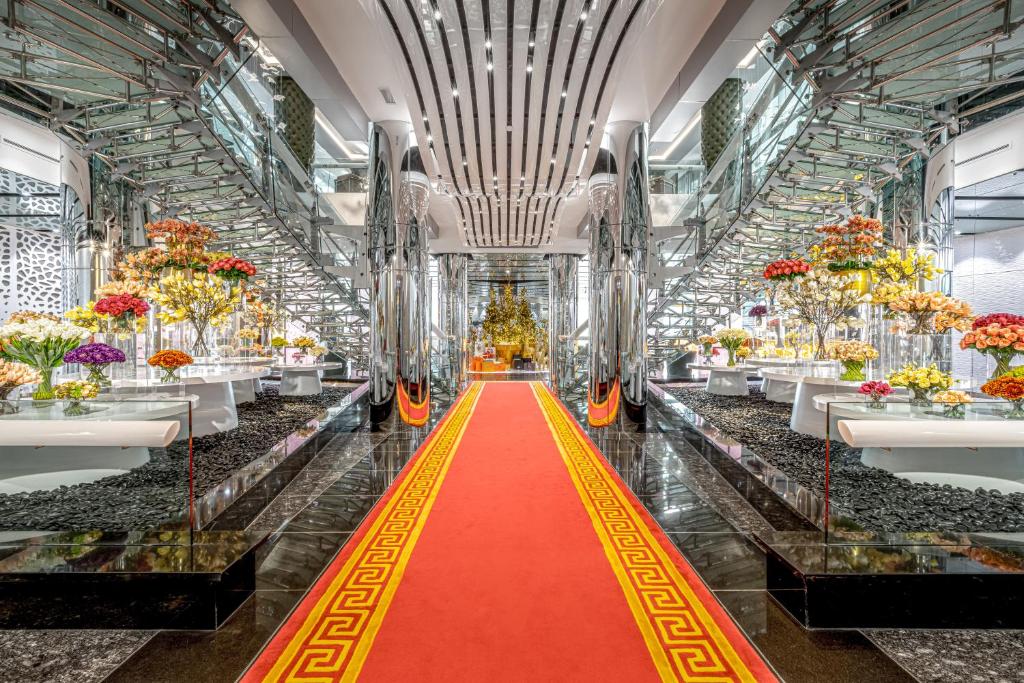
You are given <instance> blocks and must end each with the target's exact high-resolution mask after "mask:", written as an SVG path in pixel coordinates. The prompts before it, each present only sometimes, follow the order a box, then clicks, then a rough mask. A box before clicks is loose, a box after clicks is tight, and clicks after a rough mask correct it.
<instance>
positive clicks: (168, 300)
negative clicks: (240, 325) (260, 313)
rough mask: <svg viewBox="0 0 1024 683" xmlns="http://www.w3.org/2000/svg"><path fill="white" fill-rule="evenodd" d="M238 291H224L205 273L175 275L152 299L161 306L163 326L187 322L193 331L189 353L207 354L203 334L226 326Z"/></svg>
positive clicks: (211, 276)
mask: <svg viewBox="0 0 1024 683" xmlns="http://www.w3.org/2000/svg"><path fill="white" fill-rule="evenodd" d="M238 296H239V292H238V289H237V288H232V289H230V290H227V291H225V288H224V287H223V286H222V285H221V282H220V280H219V279H218V278H217V277H215V276H213V275H208V274H206V273H196V274H195V275H193V276H192V277H191V278H186V277H184V276H183V275H182V273H180V272H178V273H174V274H173V275H170V276H168V277H165V278H162V279H161V280H160V292H159V293H158V294H157V295H156V297H155V299H156V302H157V303H158V304H160V308H161V310H160V320H161V321H163V322H164V323H178V322H188V323H189V324H190V325H191V326H192V329H193V331H194V332H195V341H194V342H193V343H192V353H194V354H196V355H199V356H208V355H210V347H209V345H208V341H207V339H206V336H207V335H206V333H207V331H208V330H209V329H210V328H211V327H220V326H222V325H224V324H225V323H227V321H228V317H229V316H230V315H231V313H232V312H233V311H234V310H235V304H236V303H237V302H238Z"/></svg>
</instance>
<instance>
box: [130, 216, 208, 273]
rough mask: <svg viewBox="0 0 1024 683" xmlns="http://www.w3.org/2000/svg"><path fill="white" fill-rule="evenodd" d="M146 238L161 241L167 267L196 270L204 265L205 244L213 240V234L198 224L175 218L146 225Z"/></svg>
mask: <svg viewBox="0 0 1024 683" xmlns="http://www.w3.org/2000/svg"><path fill="white" fill-rule="evenodd" d="M146 237H148V238H149V239H151V240H163V243H164V249H165V251H166V254H167V261H168V263H167V265H173V266H177V267H179V268H196V267H197V266H199V265H205V261H204V258H203V257H204V252H205V251H206V243H207V242H209V241H210V240H212V239H213V237H214V232H213V230H211V229H210V228H208V227H206V226H205V225H200V224H199V223H186V222H184V221H180V220H178V219H176V218H167V219H164V220H162V221H157V222H155V223H147V224H146Z"/></svg>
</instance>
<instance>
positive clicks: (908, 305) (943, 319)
mask: <svg viewBox="0 0 1024 683" xmlns="http://www.w3.org/2000/svg"><path fill="white" fill-rule="evenodd" d="M889 309H890V310H892V311H895V312H897V313H900V314H902V315H904V316H906V317H907V319H908V320H909V323H910V329H909V332H910V334H932V333H933V332H939V333H942V332H946V331H948V330H951V329H957V330H960V331H964V330H967V329H968V328H969V327H970V325H971V320H972V319H973V318H972V315H971V307H970V305H969V304H968V303H967V302H966V301H962V300H960V299H954V298H953V297H949V296H946V295H945V294H943V293H942V292H911V293H908V294H904V295H902V296H899V297H896V298H895V299H893V300H892V301H890V302H889Z"/></svg>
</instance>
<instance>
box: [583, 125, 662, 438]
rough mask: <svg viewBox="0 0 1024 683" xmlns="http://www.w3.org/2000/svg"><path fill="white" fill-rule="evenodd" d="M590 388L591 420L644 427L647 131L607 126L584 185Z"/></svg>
mask: <svg viewBox="0 0 1024 683" xmlns="http://www.w3.org/2000/svg"><path fill="white" fill-rule="evenodd" d="M588 190H589V199H590V383H589V390H588V391H589V397H588V401H587V407H588V411H587V413H588V420H589V422H590V424H591V425H593V426H596V427H600V426H604V425H608V424H611V423H612V422H614V421H615V420H616V418H617V417H618V416H619V407H620V405H621V407H622V410H623V411H624V412H625V414H626V417H628V418H629V419H630V420H633V421H634V422H642V421H643V420H644V419H645V417H646V406H647V357H646V341H647V339H646V337H647V305H646V300H647V246H648V237H649V235H650V209H649V197H648V192H649V188H648V175H647V128H646V125H645V124H641V123H635V122H628V121H623V122H618V123H612V124H609V125H608V127H607V128H606V132H605V142H604V144H603V145H602V149H601V150H600V151H599V153H598V157H597V161H596V164H595V167H594V171H593V173H592V175H591V178H590V182H589V187H588Z"/></svg>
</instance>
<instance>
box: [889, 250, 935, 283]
mask: <svg viewBox="0 0 1024 683" xmlns="http://www.w3.org/2000/svg"><path fill="white" fill-rule="evenodd" d="M871 265H872V268H873V269H874V271H875V275H877V276H878V279H879V280H880V281H881V282H888V283H898V282H902V283H907V284H908V285H909V286H911V287H912V288H914V289H916V281H917V279H918V278H924V279H925V280H929V281H930V280H934V279H935V277H936V276H937V275H940V274H941V273H942V272H943V270H942V269H941V268H938V267H936V265H935V255H934V254H930V253H928V252H919V251H918V250H917V249H915V248H914V247H909V248H908V249H907V250H906V254H902V253H900V251H899V249H889V250H888V251H886V253H885V256H883V257H882V258H879V259H875V261H874V262H873V263H872V264H871Z"/></svg>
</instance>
